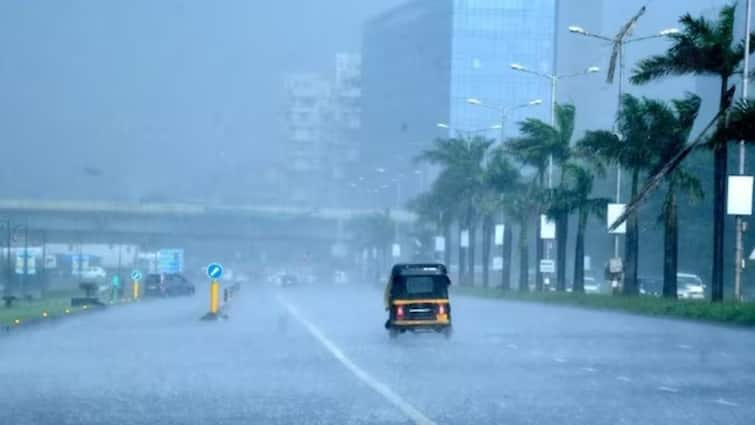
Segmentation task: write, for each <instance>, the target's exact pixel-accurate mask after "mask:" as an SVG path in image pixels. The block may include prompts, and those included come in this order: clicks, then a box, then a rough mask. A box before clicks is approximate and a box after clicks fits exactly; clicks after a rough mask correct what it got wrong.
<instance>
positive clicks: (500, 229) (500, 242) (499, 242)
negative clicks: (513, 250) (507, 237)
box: [495, 224, 505, 246]
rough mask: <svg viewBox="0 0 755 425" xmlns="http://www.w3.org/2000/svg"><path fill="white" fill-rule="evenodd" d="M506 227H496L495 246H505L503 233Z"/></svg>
mask: <svg viewBox="0 0 755 425" xmlns="http://www.w3.org/2000/svg"><path fill="white" fill-rule="evenodd" d="M504 229H505V227H504V225H503V224H496V225H495V244H496V245H497V246H501V245H503V231H504Z"/></svg>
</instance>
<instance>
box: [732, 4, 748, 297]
mask: <svg viewBox="0 0 755 425" xmlns="http://www.w3.org/2000/svg"><path fill="white" fill-rule="evenodd" d="M746 10H747V12H746V17H745V53H744V71H743V72H742V99H744V100H747V95H748V91H749V87H748V86H749V85H750V75H749V73H750V30H751V26H752V25H751V24H752V18H751V15H752V0H747V8H746ZM745 155H746V152H745V142H744V140H740V141H739V175H740V176H743V175H744V174H745ZM744 231H745V221H744V218H743V217H742V216H741V215H738V216H737V248H736V249H737V253H736V261H735V265H734V297H735V298H736V300H737V301H738V302H741V301H742V270H743V269H744V267H745V260H744V240H743V239H744Z"/></svg>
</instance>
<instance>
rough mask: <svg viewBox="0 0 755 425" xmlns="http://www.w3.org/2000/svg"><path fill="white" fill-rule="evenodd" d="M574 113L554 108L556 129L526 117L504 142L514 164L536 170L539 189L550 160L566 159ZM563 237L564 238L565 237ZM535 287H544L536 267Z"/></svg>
mask: <svg viewBox="0 0 755 425" xmlns="http://www.w3.org/2000/svg"><path fill="white" fill-rule="evenodd" d="M574 114H575V109H574V106H573V105H568V104H567V105H556V122H557V125H556V127H553V126H551V125H549V124H546V123H545V122H543V121H541V120H539V119H536V118H528V119H526V120H524V121H522V122H520V123H519V133H520V136H519V137H515V138H512V139H509V140H508V141H507V143H506V150H507V152H509V153H510V154H512V156H513V157H514V158H515V159H516V160H517V161H519V162H521V163H522V164H524V165H527V166H531V167H533V168H535V170H536V175H537V182H538V184H539V185H540V188H541V189H543V188H545V184H544V179H545V171H546V168H547V166H548V160H549V158H551V157H552V158H553V161H554V162H555V163H558V164H560V163H563V162H564V161H566V159H567V158H568V157H569V154H570V149H569V143H570V140H571V136H572V134H573V132H574ZM536 211H538V212H543V205H540V206H539V207H536ZM567 218H568V217H567ZM562 224H563V221H562ZM535 226H536V231H535V244H536V245H535V247H536V249H535V252H536V259H535V263H536V265H538V264H539V263H540V260H541V259H542V254H543V246H542V243H541V242H540V219H539V218H538V219H537V220H536V222H535ZM564 230H565V229H564ZM563 236H564V237H566V234H564V235H563ZM562 257H563V255H562ZM535 287H536V289H537V290H538V291H539V290H542V287H543V276H542V273H540V270H539V267H536V271H535Z"/></svg>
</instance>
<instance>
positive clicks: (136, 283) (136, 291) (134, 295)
mask: <svg viewBox="0 0 755 425" xmlns="http://www.w3.org/2000/svg"><path fill="white" fill-rule="evenodd" d="M131 286H132V288H131V290H132V291H133V293H132V294H131V297H132V298H133V299H135V300H138V299H139V281H138V280H135V281H134V284H133V285H131Z"/></svg>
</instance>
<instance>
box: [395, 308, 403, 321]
mask: <svg viewBox="0 0 755 425" xmlns="http://www.w3.org/2000/svg"><path fill="white" fill-rule="evenodd" d="M396 318H397V319H403V318H404V306H401V305H400V306H398V307H396Z"/></svg>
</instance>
